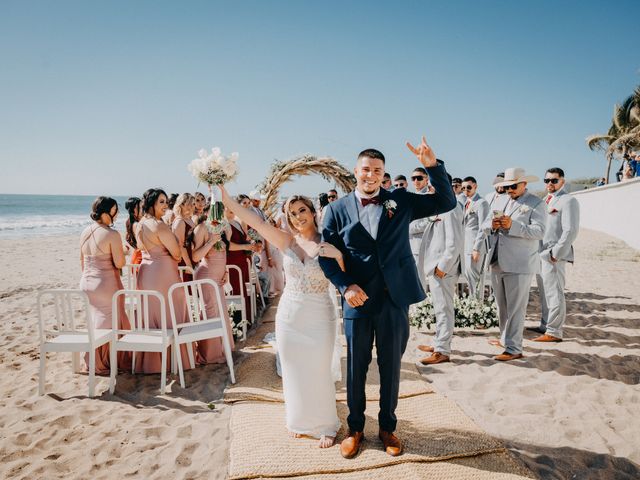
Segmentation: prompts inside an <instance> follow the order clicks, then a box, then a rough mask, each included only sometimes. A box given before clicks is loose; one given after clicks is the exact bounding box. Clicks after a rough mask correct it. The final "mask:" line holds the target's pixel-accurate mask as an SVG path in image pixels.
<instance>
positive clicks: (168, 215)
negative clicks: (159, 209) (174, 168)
mask: <svg viewBox="0 0 640 480" xmlns="http://www.w3.org/2000/svg"><path fill="white" fill-rule="evenodd" d="M176 200H178V194H177V193H172V194H171V195H169V198H168V200H167V207H168V208H167V211H166V212H165V214H164V215H163V217H162V221H163V222H164V223H166V224H167V225H169V226H171V225H172V224H173V219H174V218H175V215H174V213H173V207H174V206H175V204H176Z"/></svg>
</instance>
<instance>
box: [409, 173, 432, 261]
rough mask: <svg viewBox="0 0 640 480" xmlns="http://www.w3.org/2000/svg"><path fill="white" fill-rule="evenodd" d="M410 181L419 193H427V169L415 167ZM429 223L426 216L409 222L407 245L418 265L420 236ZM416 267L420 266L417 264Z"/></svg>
mask: <svg viewBox="0 0 640 480" xmlns="http://www.w3.org/2000/svg"><path fill="white" fill-rule="evenodd" d="M411 182H412V183H413V187H414V188H415V190H416V193H417V194H419V195H425V194H427V193H429V175H428V174H427V171H426V170H425V169H424V168H422V167H416V168H415V169H414V170H413V173H412V174H411ZM428 224H429V219H428V218H419V219H418V220H414V221H412V222H411V223H410V224H409V245H411V253H413V258H414V259H415V261H416V265H418V255H419V253H420V245H421V243H422V236H423V235H424V230H425V228H427V225H428ZM418 269H420V266H419V265H418Z"/></svg>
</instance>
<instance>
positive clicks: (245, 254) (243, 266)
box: [224, 195, 260, 321]
mask: <svg viewBox="0 0 640 480" xmlns="http://www.w3.org/2000/svg"><path fill="white" fill-rule="evenodd" d="M237 198H238V199H239V200H237V201H238V203H240V204H241V205H242V202H245V205H247V206H248V203H246V202H248V200H249V197H247V196H246V195H239V196H238V197H237ZM247 206H245V207H244V208H247ZM224 217H225V219H226V220H227V222H229V225H230V228H231V235H230V236H229V237H228V242H229V243H228V244H227V245H226V247H227V265H235V266H236V267H238V268H239V269H240V272H241V273H242V284H241V283H240V279H239V278H238V275H237V273H233V272H232V273H231V275H229V283H230V284H231V286H232V287H233V291H234V292H236V293H237V292H242V295H243V296H244V297H245V309H246V312H247V319H248V320H249V321H252V316H251V302H250V298H249V292H248V291H247V289H246V287H245V284H246V283H248V282H249V265H248V264H247V259H248V258H250V256H251V254H252V253H253V252H258V251H260V247H259V246H258V245H257V244H252V243H251V242H250V241H249V239H248V238H247V233H246V231H245V228H246V226H243V225H242V223H241V222H240V221H239V220H238V219H237V218H236V216H235V214H234V213H233V212H232V211H231V210H229V209H228V208H225V209H224Z"/></svg>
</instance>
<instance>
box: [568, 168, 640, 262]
mask: <svg viewBox="0 0 640 480" xmlns="http://www.w3.org/2000/svg"><path fill="white" fill-rule="evenodd" d="M571 195H573V196H574V197H575V198H576V199H577V200H578V202H580V226H581V227H585V228H590V229H592V230H599V231H601V232H604V233H607V234H609V235H612V236H614V237H617V238H619V239H620V240H624V241H625V242H626V243H627V244H628V245H629V246H631V247H633V248H636V249H638V250H640V178H636V179H634V180H629V181H626V182H619V183H612V184H609V185H605V186H603V187H596V188H590V189H589V190H581V191H579V192H574V193H572V194H571Z"/></svg>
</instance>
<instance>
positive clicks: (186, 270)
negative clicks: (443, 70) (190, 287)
mask: <svg viewBox="0 0 640 480" xmlns="http://www.w3.org/2000/svg"><path fill="white" fill-rule="evenodd" d="M178 273H179V274H180V281H181V282H184V274H185V273H188V274H189V275H191V276H192V277H193V268H191V267H187V266H186V265H185V266H181V267H178Z"/></svg>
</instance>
